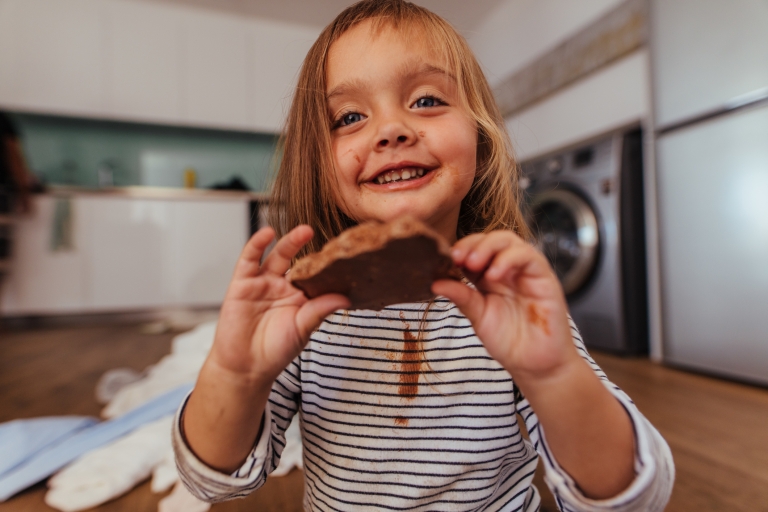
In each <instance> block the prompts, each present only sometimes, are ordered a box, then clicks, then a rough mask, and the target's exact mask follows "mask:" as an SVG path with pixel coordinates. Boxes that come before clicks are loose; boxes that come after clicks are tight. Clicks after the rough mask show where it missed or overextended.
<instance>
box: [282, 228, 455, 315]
mask: <svg viewBox="0 0 768 512" xmlns="http://www.w3.org/2000/svg"><path fill="white" fill-rule="evenodd" d="M450 251H451V249H450V246H449V245H448V242H447V241H445V239H443V237H442V236H440V235H439V234H438V233H437V232H435V231H433V230H432V229H431V228H429V227H428V226H426V225H425V224H423V223H422V222H421V221H419V220H417V219H415V218H413V217H402V218H400V219H397V220H395V221H392V222H389V223H386V224H382V223H379V222H368V223H365V224H361V225H359V226H356V227H353V228H350V229H348V230H346V231H345V232H343V233H342V234H341V235H339V236H338V237H336V238H334V239H333V240H331V241H330V242H328V243H327V244H326V245H325V247H323V249H322V250H321V251H320V252H318V253H314V254H310V255H309V256H306V257H304V258H302V259H300V260H299V261H298V262H296V264H295V265H294V266H293V268H292V269H291V271H290V273H289V274H288V279H289V280H290V281H291V283H292V284H293V285H294V286H295V287H297V288H299V289H301V290H302V291H303V292H304V294H305V295H306V296H307V297H309V298H313V297H317V296H320V295H323V294H326V293H340V294H342V295H345V296H347V297H348V298H349V300H350V301H351V302H352V305H351V306H350V309H375V310H380V309H383V308H384V307H385V306H388V305H391V304H402V303H405V302H418V301H423V300H429V299H432V298H434V296H435V295H434V294H433V293H432V290H431V289H430V288H431V286H432V283H433V282H434V281H436V280H437V279H456V280H459V279H461V277H462V276H461V272H460V271H459V270H458V269H457V268H456V267H455V266H454V265H453V260H452V259H451V255H450V254H451V252H450Z"/></svg>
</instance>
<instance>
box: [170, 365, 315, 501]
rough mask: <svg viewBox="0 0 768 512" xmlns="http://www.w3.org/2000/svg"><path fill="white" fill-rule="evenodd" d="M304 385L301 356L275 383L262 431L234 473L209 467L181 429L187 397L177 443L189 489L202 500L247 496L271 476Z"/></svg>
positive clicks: (176, 428) (176, 429)
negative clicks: (191, 447) (188, 442)
mask: <svg viewBox="0 0 768 512" xmlns="http://www.w3.org/2000/svg"><path fill="white" fill-rule="evenodd" d="M300 389H301V367H300V364H299V359H298V358H297V359H296V360H294V361H293V362H292V363H291V364H290V365H288V367H287V368H286V369H285V370H284V371H283V373H282V374H280V376H279V377H278V378H277V380H276V381H275V383H274V384H273V385H272V391H271V393H270V395H269V401H268V402H267V406H266V408H265V409H264V416H263V419H262V421H263V423H264V426H263V428H262V429H261V435H260V436H259V438H258V439H257V440H256V444H255V446H254V448H253V449H252V450H251V453H249V454H248V457H247V458H246V459H245V462H244V463H243V464H242V466H240V467H239V468H238V469H237V470H236V471H235V472H234V473H232V474H230V475H227V474H224V473H221V472H219V471H217V470H215V469H212V468H210V467H208V466H207V465H206V464H205V463H204V462H202V461H201V460H200V459H199V458H197V456H196V455H195V454H194V453H193V452H192V450H191V449H190V448H189V446H188V445H187V443H186V440H185V439H184V436H183V434H182V431H181V417H182V415H183V413H184V407H185V406H186V402H187V401H186V400H185V401H184V403H183V404H182V405H181V407H180V408H179V410H178V412H177V413H176V419H175V421H174V427H173V447H174V451H175V453H176V467H177V468H178V470H179V476H180V478H181V481H182V482H183V483H184V485H185V486H186V487H187V488H188V489H189V491H190V492H191V493H192V494H193V495H194V496H195V497H197V498H199V499H201V500H204V501H208V502H211V503H216V502H220V501H225V500H229V499H232V498H239V497H244V496H246V495H248V494H250V493H251V492H253V491H254V490H256V489H258V488H259V487H261V486H262V485H264V482H266V480H267V476H268V475H269V474H270V473H271V472H272V471H274V470H275V468H276V467H277V465H278V463H279V462H280V455H281V454H282V453H283V449H284V448H285V431H286V430H287V428H288V426H289V425H290V423H291V419H292V418H293V416H294V414H296V411H297V409H298V403H299V398H300ZM243 406H244V407H245V406H246V405H245V404H244V405H243Z"/></svg>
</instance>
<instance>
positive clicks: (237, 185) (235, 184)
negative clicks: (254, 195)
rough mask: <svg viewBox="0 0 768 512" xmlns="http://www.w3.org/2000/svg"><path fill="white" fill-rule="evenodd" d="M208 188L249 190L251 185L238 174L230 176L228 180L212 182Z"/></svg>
mask: <svg viewBox="0 0 768 512" xmlns="http://www.w3.org/2000/svg"><path fill="white" fill-rule="evenodd" d="M210 188H211V189H213V190H244V191H249V190H251V187H249V186H248V184H247V183H246V182H245V181H243V179H242V178H241V177H240V176H232V177H231V178H229V181H224V182H221V183H214V184H213V185H211V186H210Z"/></svg>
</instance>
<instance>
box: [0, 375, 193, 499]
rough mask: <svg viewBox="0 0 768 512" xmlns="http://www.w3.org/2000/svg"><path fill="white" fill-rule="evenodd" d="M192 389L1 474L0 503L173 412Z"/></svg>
mask: <svg viewBox="0 0 768 512" xmlns="http://www.w3.org/2000/svg"><path fill="white" fill-rule="evenodd" d="M191 390H192V384H191V383H190V384H184V385H182V386H179V387H178V388H176V389H174V390H171V391H168V392H167V393H165V394H163V395H160V396H158V397H156V398H153V399H152V400H150V401H148V402H147V403H145V404H143V405H141V406H139V407H137V408H135V409H133V410H132V411H129V412H127V413H125V414H123V415H122V416H120V417H118V418H115V419H112V420H109V421H104V422H102V423H97V424H95V425H93V426H91V427H88V428H84V429H81V430H80V431H78V432H77V433H75V434H74V435H72V436H68V437H66V438H64V439H61V440H60V441H59V442H57V443H55V444H53V445H51V446H49V447H47V448H46V449H44V450H40V451H38V452H37V453H36V454H35V455H33V456H32V457H30V458H28V459H27V460H26V461H24V462H22V463H20V464H17V465H16V466H15V467H14V468H13V469H12V470H10V471H8V472H7V473H5V474H2V475H0V502H3V501H5V500H7V499H8V498H10V497H11V496H13V495H14V494H16V493H17V492H20V491H23V490H24V489H26V488H27V487H30V486H32V485H34V484H36V483H37V482H39V481H41V480H43V479H45V478H48V477H49V476H51V475H52V474H53V473H55V472H56V471H58V470H59V469H61V468H63V467H64V466H66V465H67V464H69V463H70V462H73V461H74V460H76V459H77V458H79V457H80V456H81V455H85V454H86V453H87V452H89V451H91V450H94V449H96V448H99V447H101V446H104V445H105V444H107V443H110V442H111V441H114V440H115V439H118V438H120V437H122V436H124V435H126V434H128V433H130V432H131V431H133V430H135V429H136V428H138V427H140V426H142V425H144V424H146V423H149V422H151V421H155V420H157V419H160V418H162V417H163V416H167V415H168V414H173V413H175V412H176V410H177V409H178V408H179V405H181V402H182V400H184V398H185V397H186V396H187V394H189V392H190V391H191ZM168 435H170V433H169V434H168Z"/></svg>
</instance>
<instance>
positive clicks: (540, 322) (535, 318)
mask: <svg viewBox="0 0 768 512" xmlns="http://www.w3.org/2000/svg"><path fill="white" fill-rule="evenodd" d="M528 322H529V323H532V324H533V325H535V326H537V327H539V328H541V330H542V331H544V334H546V335H547V336H549V335H550V334H551V332H550V330H549V322H547V318H546V316H545V315H544V314H542V312H541V311H539V308H537V307H536V304H534V303H533V302H531V303H530V304H528Z"/></svg>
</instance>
